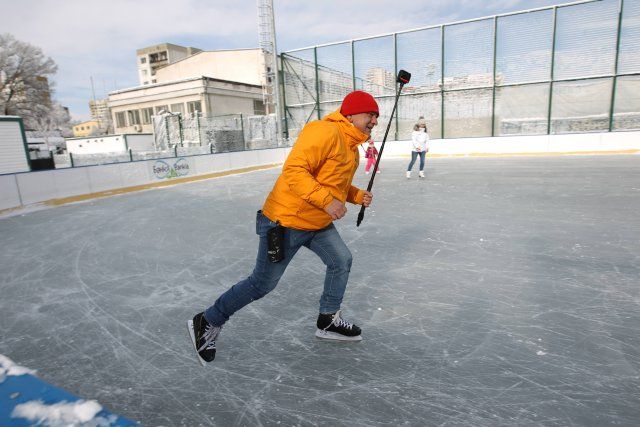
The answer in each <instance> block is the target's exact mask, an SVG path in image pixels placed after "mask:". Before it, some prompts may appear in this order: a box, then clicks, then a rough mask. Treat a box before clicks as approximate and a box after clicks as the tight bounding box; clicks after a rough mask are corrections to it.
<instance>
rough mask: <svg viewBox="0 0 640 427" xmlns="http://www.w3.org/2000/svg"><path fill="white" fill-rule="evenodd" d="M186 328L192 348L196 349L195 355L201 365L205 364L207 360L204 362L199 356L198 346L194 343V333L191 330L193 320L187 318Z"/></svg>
mask: <svg viewBox="0 0 640 427" xmlns="http://www.w3.org/2000/svg"><path fill="white" fill-rule="evenodd" d="M187 329H188V330H189V337H190V338H191V343H192V344H193V349H194V350H195V351H196V357H197V358H198V360H199V361H200V364H201V365H202V366H207V362H205V361H204V359H203V358H202V357H200V354H198V346H197V345H196V335H195V332H194V330H193V320H187Z"/></svg>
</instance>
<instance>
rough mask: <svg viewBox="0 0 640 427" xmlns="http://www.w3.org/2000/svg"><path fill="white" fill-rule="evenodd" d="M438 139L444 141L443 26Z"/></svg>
mask: <svg viewBox="0 0 640 427" xmlns="http://www.w3.org/2000/svg"><path fill="white" fill-rule="evenodd" d="M440 138H441V139H444V25H442V26H440Z"/></svg>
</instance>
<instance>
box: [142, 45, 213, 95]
mask: <svg viewBox="0 0 640 427" xmlns="http://www.w3.org/2000/svg"><path fill="white" fill-rule="evenodd" d="M200 51H201V50H200V49H198V48H195V47H184V46H179V45H175V44H171V43H162V44H157V45H154V46H149V47H145V48H142V49H138V50H137V51H136V56H137V62H138V78H139V80H140V84H141V85H143V86H144V85H148V84H153V83H157V80H156V77H155V75H156V71H157V70H158V68H160V67H164V66H165V65H169V64H173V63H174V62H176V61H179V60H181V59H183V58H186V57H188V56H191V55H193V54H194V53H197V52H200Z"/></svg>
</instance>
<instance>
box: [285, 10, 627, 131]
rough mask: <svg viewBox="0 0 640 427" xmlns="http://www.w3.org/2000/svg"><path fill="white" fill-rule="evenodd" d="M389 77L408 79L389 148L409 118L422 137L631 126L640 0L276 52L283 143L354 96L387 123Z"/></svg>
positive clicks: (390, 96) (391, 89) (392, 85)
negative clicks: (421, 120) (420, 126)
mask: <svg viewBox="0 0 640 427" xmlns="http://www.w3.org/2000/svg"><path fill="white" fill-rule="evenodd" d="M400 69H405V70H407V71H409V72H410V73H412V79H411V82H410V83H409V84H408V85H406V86H405V87H404V89H403V94H402V96H401V97H400V101H399V104H398V112H397V117H396V118H395V119H394V123H393V125H392V128H391V129H392V133H391V135H390V136H391V137H394V136H395V138H396V139H409V138H410V133H411V130H412V127H413V124H414V123H415V122H416V120H417V119H418V117H419V116H424V117H425V118H426V119H427V124H428V128H429V134H430V135H431V136H432V138H461V137H487V136H502V135H540V134H557V133H573V132H594V131H599V132H603V131H617V130H635V129H640V0H598V1H585V2H577V3H570V4H565V5H558V6H553V7H548V8H540V9H535V10H529V11H523V12H518V13H512V14H505V15H498V16H493V17H489V18H481V19H476V20H470V21H465V22H459V23H452V24H444V25H439V26H434V27H428V28H423V29H419V30H412V31H407V32H399V33H394V34H388V35H383V36H379V37H371V38H366V39H357V40H350V41H346V42H341V43H335V44H328V45H321V46H315V47H311V48H305V49H299V50H294V51H288V52H283V54H282V55H281V73H282V79H281V81H282V82H283V92H284V101H285V125H286V132H287V133H288V136H289V137H290V138H295V137H296V136H297V134H298V132H299V131H300V129H301V128H302V126H304V124H305V123H306V122H308V121H309V120H315V119H318V118H321V117H323V116H324V115H326V114H327V113H329V112H331V111H334V110H336V109H337V108H338V107H339V106H340V102H341V100H342V98H343V97H344V96H345V95H346V94H347V93H349V92H350V91H352V90H354V89H361V90H365V91H367V92H369V93H371V94H372V95H374V96H375V97H376V99H377V100H378V103H379V104H380V109H381V123H384V124H385V125H386V122H387V120H388V119H389V117H388V114H389V113H390V112H391V108H392V106H393V100H394V99H393V96H394V94H395V91H396V83H395V76H396V74H397V71H398V70H400ZM384 128H386V126H378V127H377V128H376V129H375V132H374V134H373V137H374V139H379V138H381V136H382V133H383V132H384Z"/></svg>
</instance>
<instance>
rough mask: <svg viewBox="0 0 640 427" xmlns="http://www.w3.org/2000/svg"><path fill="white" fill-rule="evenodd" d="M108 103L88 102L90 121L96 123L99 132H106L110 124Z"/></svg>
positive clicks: (99, 100) (103, 100) (106, 101)
mask: <svg viewBox="0 0 640 427" xmlns="http://www.w3.org/2000/svg"><path fill="white" fill-rule="evenodd" d="M108 101H109V100H108V99H98V100H95V101H89V112H90V113H91V119H92V120H94V121H96V122H97V123H98V127H99V128H100V129H101V130H107V129H108V128H109V125H110V123H111V118H110V117H111V115H110V113H109V102H108Z"/></svg>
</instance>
